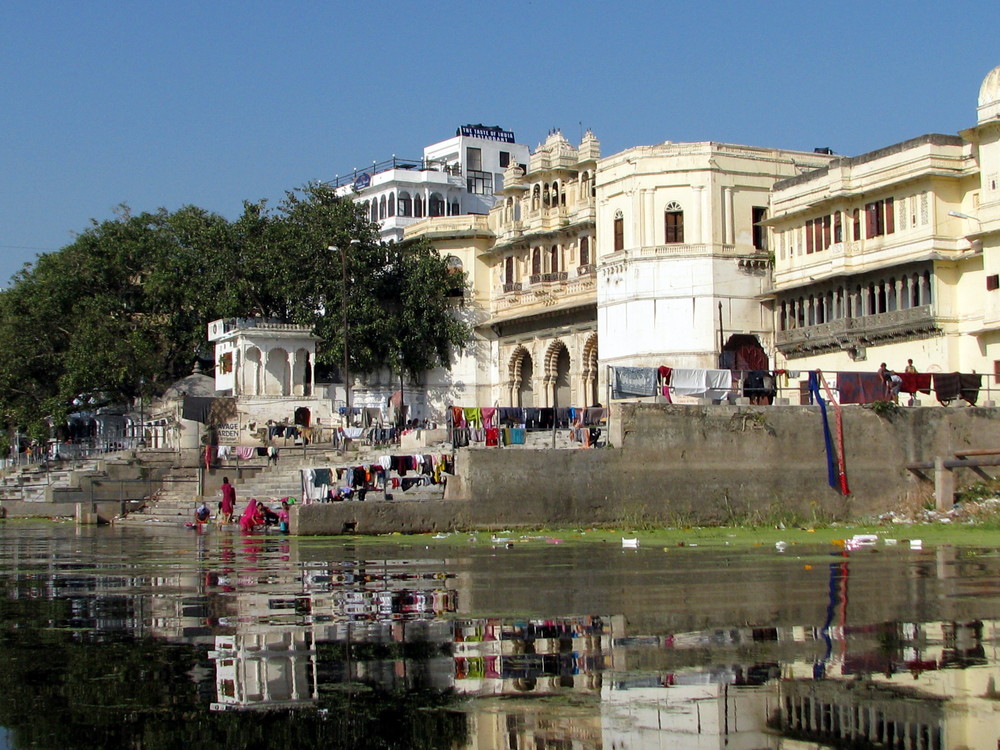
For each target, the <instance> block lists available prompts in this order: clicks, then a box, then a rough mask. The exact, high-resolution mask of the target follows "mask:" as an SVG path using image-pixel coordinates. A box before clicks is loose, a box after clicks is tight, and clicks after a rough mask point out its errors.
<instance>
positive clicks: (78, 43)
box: [0, 0, 1000, 284]
mask: <svg viewBox="0 0 1000 750" xmlns="http://www.w3.org/2000/svg"><path fill="white" fill-rule="evenodd" d="M0 19H2V22H0V63H2V70H3V74H2V76H0V103H2V107H0V284H3V283H4V282H6V280H7V279H8V278H9V277H10V276H11V275H12V274H13V273H15V272H16V271H17V270H19V269H20V268H21V266H22V265H23V264H24V263H25V262H30V261H32V260H33V259H34V258H35V256H36V255H37V253H39V252H45V251H51V250H58V249H59V248H60V247H63V246H65V245H66V244H68V243H70V242H72V240H73V236H74V233H75V232H79V231H82V230H84V229H85V228H86V227H87V226H88V225H89V221H90V219H92V218H94V219H98V220H103V219H107V218H110V217H111V216H112V215H113V211H114V207H115V206H116V205H118V204H120V203H127V204H129V206H131V207H132V209H133V210H135V211H142V210H152V209H155V208H158V207H160V206H165V207H166V208H168V209H176V208H178V207H180V206H182V205H185V204H195V205H198V206H201V207H203V208H206V209H209V210H212V211H216V212H218V213H220V214H222V215H223V216H226V217H228V218H231V219H232V218H235V217H236V216H237V215H238V214H239V212H240V210H241V206H242V203H243V201H244V200H259V199H261V198H267V199H269V200H271V201H272V202H276V201H277V200H279V199H280V198H281V196H282V195H283V193H284V191H285V190H287V189H292V188H295V187H297V186H301V185H303V184H305V183H308V182H310V181H312V180H317V179H324V180H325V179H332V178H333V177H334V175H335V174H337V173H341V174H342V173H345V172H347V171H349V170H350V169H351V168H353V167H356V166H363V165H364V164H366V163H371V161H372V160H374V159H378V160H381V159H384V158H388V157H389V156H391V155H392V154H396V155H399V156H403V157H413V156H419V155H420V153H421V150H422V148H423V146H424V145H427V144H430V143H433V142H435V141H438V140H442V139H444V138H447V137H450V136H451V135H453V134H454V132H455V128H456V127H457V126H459V125H462V124H465V123H485V124H490V125H492V124H498V125H502V126H503V127H505V128H507V129H509V130H513V131H514V132H515V134H516V135H517V139H518V141H519V142H522V143H527V144H529V145H530V146H532V147H534V146H535V145H537V144H538V143H539V142H541V141H542V140H544V138H545V135H546V133H547V132H548V130H549V129H551V128H554V127H558V128H561V129H562V130H563V132H564V133H565V134H566V135H567V137H568V138H569V139H570V140H571V141H574V140H576V139H578V138H579V136H580V131H581V127H583V128H591V129H592V130H593V131H594V132H595V133H596V135H597V136H598V138H599V139H600V140H601V143H602V153H603V154H604V155H606V156H607V155H610V154H613V153H615V152H617V151H620V150H622V149H625V148H629V147H631V146H636V145H641V144H651V143H659V142H662V141H665V140H673V141H700V140H717V141H728V142H733V143H745V144H751V145H756V146H772V147H782V148H797V149H807V150H811V149H812V148H814V147H816V146H829V147H831V148H833V149H834V150H835V151H836V152H837V153H842V154H848V155H855V154H859V153H864V152H866V151H870V150H872V149H876V148H881V147H883V146H887V145H890V144H892V143H895V142H898V141H902V140H905V139H907V138H911V137H914V136H917V135H921V134H923V133H928V132H943V133H956V132H957V131H958V130H960V129H962V128H965V127H968V126H970V125H972V124H974V122H975V116H976V97H977V95H978V91H979V85H980V83H981V82H982V79H983V77H984V76H985V75H986V74H987V73H988V72H989V71H990V70H991V69H992V68H993V67H995V66H997V65H1000V44H997V31H996V30H997V28H998V27H1000V3H998V2H996V0H993V1H992V2H966V3H954V4H950V5H949V4H944V3H930V2H907V3H877V2H866V3H861V2H843V3H811V2H802V1H801V0H798V1H797V2H792V1H791V0H774V1H773V2H766V3H765V2H749V1H746V0H744V1H743V2H732V3H728V2H716V1H713V0H705V1H704V2H699V3H690V4H682V3H674V2H644V1H643V2H628V1H627V0H624V1H622V2H618V3H608V2H589V1H588V2H578V3H552V2H548V3H543V2H538V1H537V0H536V1H533V2H526V1H522V0H512V1H508V0H500V1H495V2H492V3H481V2H477V1H470V2H466V3H455V4H450V5H449V4H443V5H442V4H428V3H418V2H367V3H361V2H346V1H338V0H328V1H327V2H325V3H318V2H281V3H278V2H254V1H253V0H244V1H243V2H239V3H236V2H225V1H222V0H217V1H215V2H204V0H200V1H199V2H187V1H186V0H174V1H173V2H157V1H153V0H147V1H145V2H143V1H140V2H128V3H126V2H103V1H102V0H90V1H88V2H79V1H78V0H77V1H74V2H45V1H44V0H35V1H32V2H28V1H22V0H7V2H6V3H4V11H3V14H2V15H0Z"/></svg>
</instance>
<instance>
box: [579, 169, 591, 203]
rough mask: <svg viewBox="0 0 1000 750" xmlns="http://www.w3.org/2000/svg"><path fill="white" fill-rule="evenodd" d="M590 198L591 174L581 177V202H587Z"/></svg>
mask: <svg viewBox="0 0 1000 750" xmlns="http://www.w3.org/2000/svg"><path fill="white" fill-rule="evenodd" d="M589 197H590V172H586V171H585V172H584V173H583V174H582V175H580V200H587V198H589Z"/></svg>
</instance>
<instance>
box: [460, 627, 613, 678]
mask: <svg viewBox="0 0 1000 750" xmlns="http://www.w3.org/2000/svg"><path fill="white" fill-rule="evenodd" d="M610 650H611V628H610V621H607V620H605V619H602V618H601V617H576V618H560V619H554V620H552V619H549V620H527V621H521V622H507V623H505V622H503V621H501V620H498V619H485V620H483V619H479V620H458V621H456V622H455V624H454V644H453V653H454V656H455V689H456V690H457V691H459V692H462V693H468V694H473V695H523V694H536V695H538V694H551V693H559V692H565V691H574V692H577V693H590V694H598V693H599V692H600V689H601V675H602V674H603V672H604V671H605V669H608V668H609V667H610V666H611V665H610V660H609V658H608V657H609V656H610Z"/></svg>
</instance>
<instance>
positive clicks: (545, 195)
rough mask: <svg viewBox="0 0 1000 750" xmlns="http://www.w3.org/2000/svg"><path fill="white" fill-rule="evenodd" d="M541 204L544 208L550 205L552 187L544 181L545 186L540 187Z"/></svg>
mask: <svg viewBox="0 0 1000 750" xmlns="http://www.w3.org/2000/svg"><path fill="white" fill-rule="evenodd" d="M542 205H543V206H545V207H546V208H548V207H549V206H551V205H552V189H551V188H550V187H549V183H547V182H546V183H545V187H544V188H542Z"/></svg>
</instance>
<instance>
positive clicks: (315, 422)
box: [208, 318, 337, 444]
mask: <svg viewBox="0 0 1000 750" xmlns="http://www.w3.org/2000/svg"><path fill="white" fill-rule="evenodd" d="M208 340H209V341H210V342H214V343H215V391H216V394H217V395H219V396H234V397H236V398H237V417H236V419H235V420H234V422H233V423H231V424H226V425H224V426H220V427H219V432H220V434H219V438H220V440H225V441H226V442H227V443H229V444H240V443H243V444H249V443H252V441H253V439H254V437H255V435H256V430H257V429H259V428H261V427H264V426H265V425H267V424H268V422H273V423H275V424H281V425H297V426H299V427H305V428H315V427H317V426H319V427H321V428H322V427H324V426H330V425H332V423H333V420H332V409H333V401H334V398H335V397H336V395H337V394H335V393H331V392H330V388H329V387H328V386H326V385H317V384H316V377H315V372H316V340H317V338H316V336H315V335H314V334H313V333H312V331H311V330H310V329H309V328H308V327H306V326H298V325H291V324H288V323H276V322H271V321H266V320H262V319H258V318H236V319H224V320H214V321H212V322H211V323H209V324H208Z"/></svg>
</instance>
